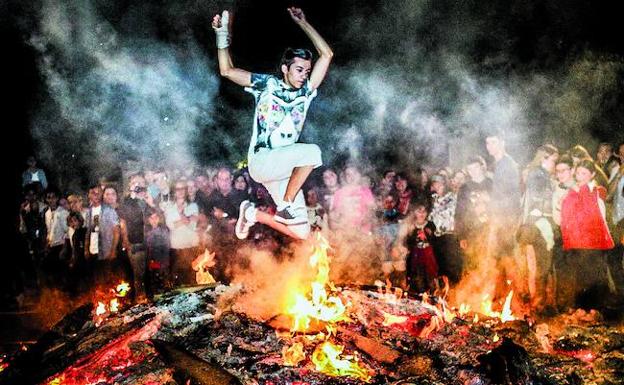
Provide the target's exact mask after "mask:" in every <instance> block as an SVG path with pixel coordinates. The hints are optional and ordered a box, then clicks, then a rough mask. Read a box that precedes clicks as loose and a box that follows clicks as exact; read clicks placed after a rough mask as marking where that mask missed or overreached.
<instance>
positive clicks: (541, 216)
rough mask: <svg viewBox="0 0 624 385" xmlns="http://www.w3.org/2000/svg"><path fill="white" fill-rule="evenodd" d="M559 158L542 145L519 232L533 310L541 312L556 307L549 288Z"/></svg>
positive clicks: (533, 163)
mask: <svg viewBox="0 0 624 385" xmlns="http://www.w3.org/2000/svg"><path fill="white" fill-rule="evenodd" d="M558 157H559V151H558V150H557V149H556V148H555V147H554V146H551V145H543V146H540V147H539V148H538V149H537V151H536V153H535V157H534V158H533V161H531V163H530V164H529V165H528V167H527V179H526V191H525V193H524V201H523V214H522V225H521V226H520V229H519V231H518V243H519V244H520V247H521V249H523V251H524V254H525V255H526V266H527V273H528V274H527V278H528V280H527V283H528V289H529V295H530V297H531V307H532V308H533V309H536V310H538V311H541V310H543V309H544V308H546V307H549V306H550V305H553V304H554V302H553V298H552V297H549V296H548V293H549V291H548V290H547V285H548V281H549V278H552V274H551V273H552V250H553V247H554V245H555V231H554V222H553V219H552V196H553V181H552V174H553V171H554V169H555V163H556V161H557V158H558ZM550 293H552V291H550Z"/></svg>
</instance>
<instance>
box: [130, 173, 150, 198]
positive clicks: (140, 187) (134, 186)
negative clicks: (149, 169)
mask: <svg viewBox="0 0 624 385" xmlns="http://www.w3.org/2000/svg"><path fill="white" fill-rule="evenodd" d="M145 185H146V182H145V178H143V177H141V176H135V177H133V178H132V179H131V180H130V186H129V187H130V192H131V193H133V194H134V196H135V197H137V198H140V199H145V197H146V196H147V189H146V188H145Z"/></svg>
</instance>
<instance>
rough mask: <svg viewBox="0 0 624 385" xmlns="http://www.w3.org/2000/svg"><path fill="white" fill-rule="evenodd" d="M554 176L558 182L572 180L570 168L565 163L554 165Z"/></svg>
mask: <svg viewBox="0 0 624 385" xmlns="http://www.w3.org/2000/svg"><path fill="white" fill-rule="evenodd" d="M555 176H556V177H557V181H558V182H559V183H568V182H569V181H571V180H572V168H571V167H570V166H568V165H567V164H565V163H559V164H558V165H556V166H555Z"/></svg>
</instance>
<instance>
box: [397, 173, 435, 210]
mask: <svg viewBox="0 0 624 385" xmlns="http://www.w3.org/2000/svg"><path fill="white" fill-rule="evenodd" d="M394 191H395V194H396V195H397V197H398V199H399V201H398V202H397V210H399V214H401V215H402V216H406V215H407V214H408V213H409V211H410V205H411V204H412V202H413V200H414V192H413V191H412V189H411V187H410V183H409V181H408V178H407V175H406V174H405V173H398V174H396V177H395V179H394ZM428 201H429V199H428V198H426V199H425V198H423V200H421V201H419V202H420V203H425V202H428Z"/></svg>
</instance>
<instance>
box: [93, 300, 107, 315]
mask: <svg viewBox="0 0 624 385" xmlns="http://www.w3.org/2000/svg"><path fill="white" fill-rule="evenodd" d="M104 313H106V305H104V302H98V305H97V308H96V309H95V315H102V314H104Z"/></svg>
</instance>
